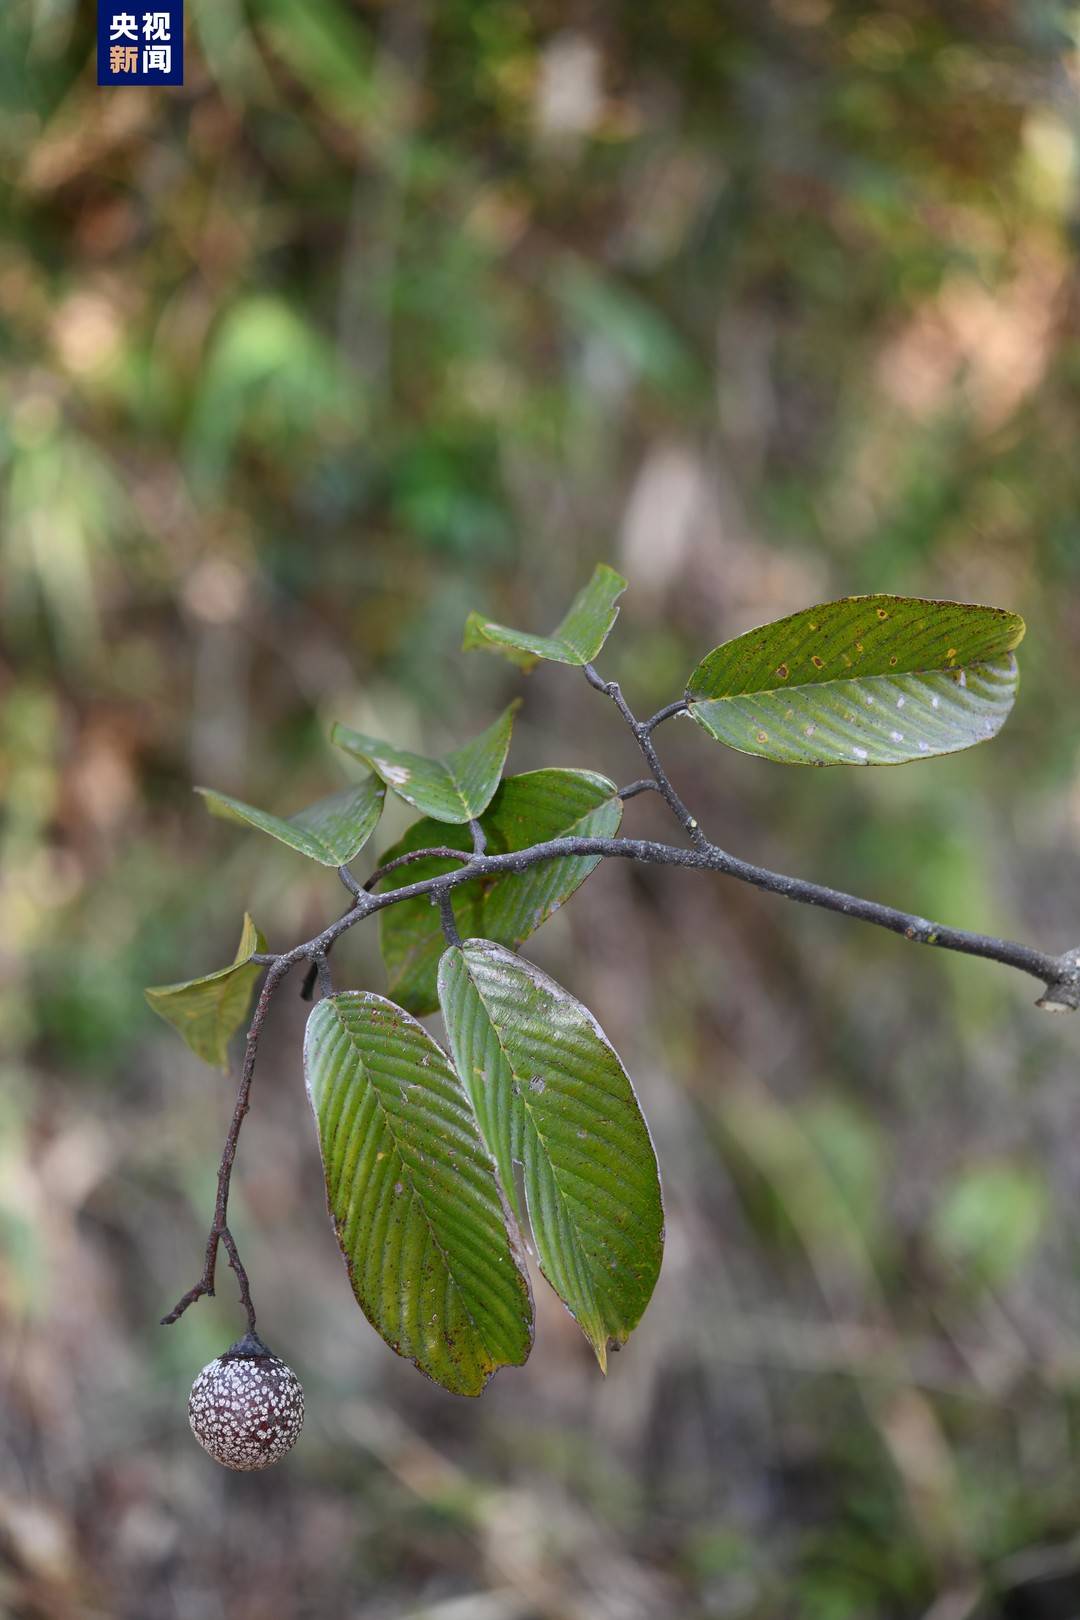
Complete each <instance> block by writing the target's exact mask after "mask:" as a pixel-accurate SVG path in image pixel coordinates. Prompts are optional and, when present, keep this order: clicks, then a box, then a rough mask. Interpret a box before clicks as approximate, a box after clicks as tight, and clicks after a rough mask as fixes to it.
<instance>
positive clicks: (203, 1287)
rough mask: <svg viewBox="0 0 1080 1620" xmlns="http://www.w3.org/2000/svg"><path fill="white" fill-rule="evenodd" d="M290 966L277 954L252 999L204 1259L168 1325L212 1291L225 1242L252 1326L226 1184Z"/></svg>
mask: <svg viewBox="0 0 1080 1620" xmlns="http://www.w3.org/2000/svg"><path fill="white" fill-rule="evenodd" d="M291 966H292V960H291V958H289V957H287V956H279V957H278V958H277V959H276V960H275V961H274V962H273V963H272V965H271V967H270V969H269V971H268V973H267V975H266V978H265V979H264V980H263V986H262V990H261V991H260V992H259V999H258V1001H257V1002H256V1003H255V1012H254V1015H253V1016H252V1020H251V1025H250V1027H249V1029H248V1032H247V1043H246V1045H245V1048H244V1063H243V1067H242V1069H241V1071H240V1085H239V1087H238V1089H237V1093H236V1104H235V1106H234V1108H233V1114H232V1119H231V1121H230V1123H229V1129H228V1134H227V1135H226V1137H225V1146H224V1147H223V1149H222V1151H221V1163H220V1165H219V1167H218V1179H217V1197H216V1199H215V1201H214V1220H213V1224H212V1225H211V1227H210V1232H209V1235H208V1237H207V1240H206V1261H205V1264H204V1266H203V1274H202V1276H201V1277H200V1278H199V1281H198V1282H197V1283H196V1284H195V1286H194V1288H189V1289H188V1291H187V1293H186V1294H184V1295H183V1297H182V1298H181V1299H179V1300H177V1302H176V1304H175V1305H174V1306H173V1308H172V1310H171V1311H170V1312H169V1314H168V1316H163V1317H162V1319H161V1320H162V1325H163V1326H168V1325H169V1324H170V1323H172V1322H177V1321H179V1319H180V1317H181V1316H183V1314H184V1312H185V1311H186V1310H187V1308H188V1306H189V1305H194V1303H195V1301H196V1300H197V1299H201V1298H202V1296H203V1295H204V1294H213V1292H214V1276H215V1272H216V1270H217V1256H218V1246H219V1244H221V1243H224V1244H225V1252H226V1254H227V1255H228V1256H229V1262H230V1264H231V1265H232V1268H233V1270H234V1271H235V1272H236V1277H237V1281H238V1282H239V1284H240V1299H241V1303H242V1304H243V1306H244V1309H245V1310H246V1311H247V1316H248V1326H249V1328H250V1329H252V1331H254V1327H255V1309H254V1306H253V1305H252V1303H251V1290H250V1287H249V1286H248V1279H247V1273H246V1271H245V1270H244V1268H243V1266H242V1265H241V1263H240V1256H239V1254H238V1253H237V1250H236V1244H235V1242H234V1241H233V1237H232V1233H231V1232H229V1226H228V1216H229V1184H230V1182H231V1180H232V1168H233V1163H234V1161H235V1159H236V1144H237V1142H238V1140H239V1138H240V1127H241V1125H243V1123H244V1115H245V1114H246V1113H247V1111H248V1109H249V1107H250V1106H251V1082H252V1080H253V1079H254V1077H255V1057H256V1054H257V1052H258V1048H259V1036H260V1035H261V1034H262V1027H263V1024H264V1023H265V1021H266V1014H267V1012H268V1011H269V1007H270V1002H271V1000H272V999H273V995H274V991H275V990H276V989H277V987H278V985H279V984H280V983H281V981H282V979H284V977H285V975H286V974H287V973H288V971H289V969H290V967H291Z"/></svg>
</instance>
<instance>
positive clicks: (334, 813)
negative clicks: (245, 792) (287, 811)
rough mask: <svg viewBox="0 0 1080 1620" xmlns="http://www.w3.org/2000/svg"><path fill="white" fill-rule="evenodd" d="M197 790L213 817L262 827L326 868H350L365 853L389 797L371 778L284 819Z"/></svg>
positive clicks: (212, 791)
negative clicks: (355, 858) (350, 862)
mask: <svg viewBox="0 0 1080 1620" xmlns="http://www.w3.org/2000/svg"><path fill="white" fill-rule="evenodd" d="M195 791H196V793H201V794H202V796H203V798H204V799H205V800H206V806H207V809H208V810H209V811H210V814H211V815H214V816H220V817H221V818H222V820H223V821H240V822H243V823H244V825H245V826H248V827H257V828H258V829H259V831H260V832H264V833H269V834H270V837H271V838H276V839H278V840H279V842H280V843H282V844H288V846H289V848H290V849H295V850H298V851H299V853H300V854H301V855H306V856H307V857H308V858H309V860H313V861H318V862H319V863H320V864H321V865H322V866H347V865H348V863H349V861H351V860H353V859H354V857H355V856H357V855H359V853H360V851H361V850H362V849H363V847H364V845H365V844H366V843H367V841H368V839H369V838H370V837H371V835H372V833H373V832H374V831H375V828H376V827H377V826H378V822H379V817H380V816H381V815H382V807H383V800H384V798H385V797H386V789H385V787H384V786H383V784H382V783H381V782H380V781H379V779H378V777H377V776H367V777H365V778H364V780H363V781H362V782H358V783H357V784H356V786H355V787H348V788H343V789H342V790H341V792H340V793H331V795H330V797H329V798H328V799H320V800H319V802H318V803H317V804H311V805H309V806H308V807H307V809H306V810H300V811H298V812H297V813H296V815H295V816H290V817H289V819H288V821H283V820H282V819H281V817H280V816H272V815H269V814H268V812H267V811H265V810H256V809H255V808H254V806H253V805H250V804H244V803H243V801H242V800H241V799H233V798H231V797H230V796H229V794H227V793H218V792H217V791H216V790H215V789H214V788H204V787H200V788H196V789H195Z"/></svg>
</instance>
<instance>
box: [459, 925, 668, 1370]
mask: <svg viewBox="0 0 1080 1620" xmlns="http://www.w3.org/2000/svg"><path fill="white" fill-rule="evenodd" d="M439 999H440V1002H441V1003H442V1010H443V1016H444V1018H445V1019H446V1028H447V1032H448V1034H449V1037H450V1046H451V1050H452V1052H453V1055H454V1063H455V1065H456V1067H457V1071H458V1073H459V1074H460V1076H461V1078H462V1080H463V1082H464V1084H465V1086H466V1088H467V1090H468V1092H469V1096H470V1098H471V1099H472V1104H473V1108H474V1109H475V1110H476V1117H477V1119H478V1120H479V1122H480V1129H481V1131H482V1132H483V1134H484V1138H485V1140H486V1141H487V1143H488V1146H489V1147H490V1148H491V1151H492V1153H493V1154H494V1155H495V1162H496V1164H497V1165H498V1169H499V1175H500V1177H501V1179H502V1183H503V1186H504V1187H506V1189H507V1191H508V1193H509V1194H510V1196H511V1197H512V1198H513V1199H514V1204H515V1210H516V1212H517V1214H518V1216H519V1218H521V1217H522V1211H521V1209H520V1207H519V1200H518V1193H517V1190H516V1183H515V1175H514V1168H515V1165H520V1166H521V1167H522V1181H523V1184H524V1190H525V1201H526V1206H527V1211H528V1218H529V1221H530V1223H531V1226H532V1233H533V1239H534V1242H535V1244H536V1250H537V1254H538V1256H539V1260H540V1266H541V1269H542V1271H543V1273H544V1276H545V1277H546V1278H547V1279H548V1281H549V1282H550V1283H551V1285H552V1287H553V1288H554V1289H555V1292H556V1293H557V1294H558V1295H559V1298H560V1299H561V1300H562V1301H563V1303H564V1304H565V1305H566V1307H567V1309H568V1310H569V1311H570V1312H571V1314H572V1315H573V1316H574V1317H575V1318H576V1319H577V1321H578V1323H579V1324H580V1326H581V1328H582V1330H583V1331H584V1333H585V1335H586V1337H587V1338H588V1339H589V1341H590V1343H591V1344H592V1346H593V1349H594V1350H595V1351H596V1356H597V1360H598V1361H599V1363H600V1366H601V1367H602V1368H606V1365H607V1352H608V1348H609V1346H611V1345H615V1346H618V1345H621V1344H624V1343H625V1342H626V1340H627V1338H628V1337H629V1335H630V1333H631V1331H632V1330H633V1328H634V1327H636V1325H637V1323H638V1321H639V1320H640V1318H641V1315H642V1312H643V1311H644V1309H645V1307H646V1305H647V1304H648V1302H649V1298H650V1296H651V1294H652V1291H653V1287H654V1286H655V1283H656V1279H657V1276H658V1275H659V1271H660V1259H661V1254H662V1251H663V1243H664V1213H663V1204H662V1201H661V1195H660V1177H659V1173H658V1171H657V1167H656V1156H655V1154H654V1152H653V1146H652V1142H651V1140H650V1138H649V1132H648V1128H647V1126H646V1124H645V1120H644V1118H643V1117H642V1113H641V1110H640V1108H639V1107H638V1102H637V1098H636V1097H635V1095H634V1089H633V1086H632V1085H631V1083H630V1078H629V1076H628V1075H627V1073H626V1070H625V1069H624V1068H623V1066H622V1064H621V1062H620V1061H619V1058H618V1057H617V1055H616V1053H615V1051H614V1049H613V1048H612V1046H611V1044H610V1042H609V1041H608V1039H607V1036H606V1035H605V1034H604V1032H603V1030H602V1029H601V1028H600V1026H599V1024H598V1023H597V1022H596V1020H595V1019H594V1018H593V1016H592V1014H591V1013H590V1012H589V1011H588V1010H587V1008H585V1007H583V1006H582V1004H581V1002H580V1001H576V1000H575V999H574V997H573V996H571V995H569V994H568V993H567V992H566V991H565V990H563V989H562V987H561V986H560V985H558V984H556V983H555V981H554V980H553V979H549V978H548V976H547V974H546V973H541V971H540V969H539V968H537V967H534V966H533V964H532V963H531V962H525V961H522V959H521V958H520V957H518V956H515V955H514V954H513V953H512V952H511V951H508V950H506V949H505V948H504V947H503V946H501V945H496V944H494V943H493V942H492V941H491V940H484V939H471V940H467V941H466V942H465V944H464V945H462V946H451V947H450V949H448V950H447V951H446V952H445V954H444V956H443V959H442V962H441V964H440V966H439Z"/></svg>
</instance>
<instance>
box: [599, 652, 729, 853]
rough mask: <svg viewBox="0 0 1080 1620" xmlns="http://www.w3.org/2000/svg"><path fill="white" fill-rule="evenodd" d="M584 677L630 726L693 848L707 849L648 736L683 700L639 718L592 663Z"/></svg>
mask: <svg viewBox="0 0 1080 1620" xmlns="http://www.w3.org/2000/svg"><path fill="white" fill-rule="evenodd" d="M585 679H586V680H587V681H588V683H589V685H590V686H591V687H594V688H595V690H596V691H597V692H603V693H604V695H605V697H609V698H610V699H611V701H612V702H613V703H614V705H615V707H616V708H617V709H618V711H619V713H620V714H621V715H622V717H623V719H624V720H625V721H626V724H627V725H628V726H629V727H630V730H631V732H632V733H633V736H634V740H635V741H636V743H637V745H638V747H639V748H640V749H641V752H642V753H643V754H644V756H645V763H646V765H647V766H648V767H649V770H650V771H651V772H652V778H653V781H654V782H655V783H656V786H657V790H658V792H659V793H660V795H661V797H662V798H663V800H664V802H665V804H666V805H667V806H668V809H669V810H670V811H671V813H672V815H673V816H674V817H675V819H676V821H678V823H679V825H680V826H681V827H682V829H683V831H684V832H685V833H686V836H687V837H688V838H689V840H690V842H691V843H692V844H693V845H694V847H695V848H696V849H701V850H704V849H708V848H709V841H708V839H707V838H706V837H705V834H704V833H703V832H702V830H701V828H700V827H699V826H698V821H697V817H696V816H693V815H691V813H690V811H689V810H688V809H687V807H686V805H685V804H684V803H683V801H682V800H681V799H680V797H679V795H678V794H677V793H676V791H675V789H674V787H673V786H672V783H671V780H670V778H669V776H668V774H667V772H666V771H665V769H664V767H663V765H662V764H661V763H660V756H659V754H658V753H657V752H656V749H655V748H654V746H653V740H652V731H653V727H654V726H658V725H659V724H660V722H661V720H665V719H667V717H668V716H669V715H671V714H679V713H681V711H682V710H683V709H685V708H686V704H685V702H683V701H680V702H679V703H669V704H668V706H667V708H666V709H661V710H660V711H659V713H658V714H655V715H653V717H652V719H651V720H639V719H638V718H637V716H636V715H635V714H634V712H633V710H632V709H631V707H630V705H629V704H628V703H627V701H626V699H625V698H624V697H623V695H622V688H621V687H620V685H619V683H618V681H605V680H603V679H602V677H601V676H600V675H598V674H597V672H596V670H595V668H594V667H593V665H592V664H586V665H585Z"/></svg>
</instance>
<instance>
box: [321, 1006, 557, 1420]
mask: <svg viewBox="0 0 1080 1620" xmlns="http://www.w3.org/2000/svg"><path fill="white" fill-rule="evenodd" d="M304 1073H305V1077H306V1081H307V1089H308V1096H309V1097H310V1099H311V1106H312V1109H313V1110H314V1113H315V1120H316V1123H317V1125H318V1130H319V1143H320V1146H321V1148H322V1158H323V1169H324V1171H325V1175H326V1194H327V1203H328V1206H329V1210H330V1214H331V1217H332V1219H333V1222H334V1227H335V1230H336V1232H337V1238H338V1243H339V1244H340V1246H341V1252H342V1255H343V1256H344V1259H345V1265H346V1269H347V1270H348V1273H349V1278H350V1280H351V1282H352V1287H353V1293H354V1294H355V1295H356V1299H357V1302H358V1304H359V1305H360V1308H361V1310H362V1311H363V1312H364V1315H365V1316H366V1317H367V1318H368V1321H369V1322H370V1323H371V1324H372V1326H373V1327H374V1328H375V1329H376V1330H377V1332H379V1333H381V1335H382V1337H383V1338H384V1339H385V1340H386V1342H387V1344H389V1345H390V1347H391V1348H392V1349H394V1350H396V1351H397V1353H398V1354H399V1355H401V1356H405V1357H407V1358H408V1359H409V1360H410V1361H413V1362H415V1364H416V1366H417V1367H419V1368H420V1370H421V1372H424V1373H426V1374H427V1376H428V1377H429V1378H432V1379H434V1380H435V1382H436V1383H437V1384H442V1386H443V1387H444V1389H448V1390H450V1391H452V1392H453V1393H454V1394H456V1395H479V1394H480V1392H481V1390H482V1389H483V1388H484V1385H485V1384H486V1383H487V1381H488V1379H489V1378H490V1377H491V1374H492V1373H493V1372H494V1371H495V1369H496V1368H497V1367H504V1366H520V1365H521V1363H522V1362H524V1361H525V1360H526V1359H527V1357H528V1354H529V1351H530V1349H531V1347H532V1298H531V1295H530V1293H529V1285H528V1281H527V1277H526V1273H525V1268H524V1264H523V1261H522V1259H521V1255H520V1239H519V1238H518V1237H517V1235H516V1232H514V1234H513V1235H511V1233H512V1229H513V1221H512V1217H511V1216H510V1214H509V1211H508V1209H507V1208H506V1204H505V1199H504V1197H503V1195H502V1193H501V1191H500V1189H499V1186H498V1183H497V1181H496V1179H495V1173H494V1167H493V1165H492V1162H491V1156H490V1154H489V1153H488V1150H487V1149H486V1147H485V1146H484V1143H483V1141H482V1140H481V1137H480V1133H479V1131H478V1130H477V1126H476V1120H475V1118H474V1117H473V1113H472V1110H471V1108H470V1107H469V1102H468V1098H467V1097H466V1095H465V1093H464V1090H463V1089H462V1085H461V1082H460V1080H459V1079H458V1077H457V1075H456V1074H455V1073H454V1071H453V1069H452V1068H451V1066H450V1063H449V1061H448V1059H447V1057H446V1054H445V1053H444V1052H443V1051H442V1049H441V1047H439V1046H437V1045H436V1043H435V1041H433V1040H432V1038H431V1036H430V1035H429V1034H428V1033H427V1031H426V1030H425V1029H424V1028H423V1026H422V1025H420V1024H418V1023H417V1022H416V1020H415V1019H414V1018H410V1017H409V1015H408V1013H406V1012H403V1011H402V1009H401V1008H400V1007H395V1006H394V1004H393V1002H392V1001H387V1000H385V998H384V997H382V996H376V995H372V994H370V993H369V992H366V991H345V992H343V993H342V994H340V995H336V996H328V997H327V998H326V999H325V1000H323V1001H320V1002H319V1003H318V1005H317V1006H316V1007H315V1009H314V1011H313V1012H312V1014H311V1016H310V1018H309V1019H308V1024H307V1034H306V1036H305V1039H304Z"/></svg>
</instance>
